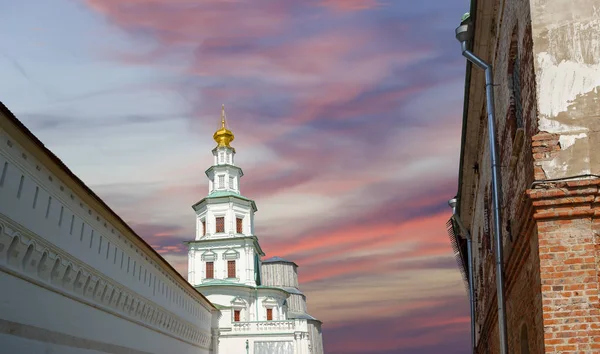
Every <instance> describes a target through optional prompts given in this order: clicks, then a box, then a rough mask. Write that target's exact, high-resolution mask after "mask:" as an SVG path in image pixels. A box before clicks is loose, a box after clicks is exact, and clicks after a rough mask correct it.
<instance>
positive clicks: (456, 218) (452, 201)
mask: <svg viewBox="0 0 600 354" xmlns="http://www.w3.org/2000/svg"><path fill="white" fill-rule="evenodd" d="M456 203H457V199H456V198H453V199H450V201H449V202H448V204H449V205H450V207H452V219H454V221H456V223H457V224H458V227H459V228H460V231H461V234H462V235H463V236H464V237H465V238H466V239H467V271H468V277H469V300H470V301H469V308H470V310H471V352H472V353H475V347H476V346H477V343H476V338H475V284H474V283H473V281H474V276H473V252H472V248H471V247H472V242H471V241H472V240H471V233H470V232H469V230H467V229H466V228H465V226H464V225H463V223H462V220H461V219H460V215H458V211H457V210H456Z"/></svg>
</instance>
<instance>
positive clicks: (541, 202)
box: [528, 180, 600, 353]
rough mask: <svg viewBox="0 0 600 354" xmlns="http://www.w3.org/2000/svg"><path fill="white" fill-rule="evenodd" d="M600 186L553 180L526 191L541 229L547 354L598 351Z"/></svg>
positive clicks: (597, 184) (590, 182)
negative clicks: (599, 188)
mask: <svg viewBox="0 0 600 354" xmlns="http://www.w3.org/2000/svg"><path fill="white" fill-rule="evenodd" d="M599 185H600V180H588V181H573V182H562V183H551V184H545V185H543V186H541V188H539V189H532V190H530V191H529V192H528V193H529V195H530V196H531V199H532V200H533V205H534V207H535V215H534V218H535V219H536V221H537V229H538V239H539V258H540V270H541V272H540V273H541V294H542V298H543V299H542V304H543V323H544V344H545V349H546V353H598V352H600V309H599V303H598V267H597V264H598V255H599V254H598V242H597V238H598V231H599V230H600V221H599V220H598V219H599V218H598V216H599V215H600V206H599V205H598V201H599V200H600V198H599V197H598V196H599V193H598V186H599Z"/></svg>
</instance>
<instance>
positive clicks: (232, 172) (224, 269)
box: [187, 105, 264, 286]
mask: <svg viewBox="0 0 600 354" xmlns="http://www.w3.org/2000/svg"><path fill="white" fill-rule="evenodd" d="M234 138H235V137H234V135H233V133H232V132H231V131H230V130H229V129H228V128H227V121H226V116H225V106H224V105H223V107H222V109H221V126H220V128H219V129H218V130H217V131H216V132H215V133H214V135H213V139H214V140H215V142H216V143H217V146H216V147H215V148H214V149H213V150H212V154H213V165H212V166H211V167H209V168H208V169H207V170H206V176H207V177H208V180H209V183H208V185H209V186H208V196H207V197H205V198H203V199H202V200H201V201H199V202H198V203H196V204H194V205H193V208H194V210H195V212H196V237H195V240H194V241H190V242H187V243H188V247H189V261H188V272H189V274H188V280H189V281H190V283H192V285H195V284H204V283H206V282H215V281H224V282H234V283H238V284H240V283H241V284H246V285H251V286H255V285H257V283H260V269H259V264H260V262H259V260H260V257H261V256H263V255H264V253H263V251H262V250H261V248H260V245H259V244H258V239H257V238H256V236H255V235H254V213H255V212H256V211H257V208H256V204H255V203H254V201H253V200H251V199H248V198H246V197H243V196H242V195H241V194H240V178H241V177H242V176H243V175H244V173H243V172H242V169H241V168H239V167H238V166H236V165H235V161H234V158H235V149H234V148H233V147H231V145H230V143H231V142H232V141H233V139H234Z"/></svg>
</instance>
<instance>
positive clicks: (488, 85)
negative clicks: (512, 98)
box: [456, 15, 508, 354]
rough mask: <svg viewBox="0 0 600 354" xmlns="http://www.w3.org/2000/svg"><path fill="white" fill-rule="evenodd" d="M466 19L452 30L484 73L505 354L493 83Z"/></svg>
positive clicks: (503, 352) (464, 51)
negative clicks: (472, 43) (471, 44)
mask: <svg viewBox="0 0 600 354" xmlns="http://www.w3.org/2000/svg"><path fill="white" fill-rule="evenodd" d="M470 27H471V26H470V21H469V16H468V15H465V16H463V21H462V23H461V25H460V26H459V27H458V28H456V39H457V40H458V41H459V42H460V44H461V50H462V55H463V56H464V57H465V58H467V60H468V61H470V62H471V63H473V64H474V65H475V66H477V67H479V68H480V69H482V70H484V71H485V94H486V106H487V113H488V114H487V117H488V135H489V136H488V140H489V144H490V160H491V163H492V209H493V216H494V234H495V236H496V240H495V241H496V293H497V298H498V333H499V336H500V353H501V354H508V336H507V326H506V302H505V299H504V254H503V253H504V250H503V242H502V226H501V220H500V204H501V202H500V198H501V192H500V191H501V185H500V183H501V180H500V166H499V164H498V160H499V159H498V150H497V142H496V121H495V111H494V80H493V72H492V65H490V64H488V63H486V62H485V61H484V60H483V59H481V58H479V57H478V56H476V55H475V54H474V53H473V52H471V51H470V50H469V49H468V48H467V42H468V41H469V40H471V38H472V29H471V28H470Z"/></svg>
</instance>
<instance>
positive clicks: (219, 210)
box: [196, 199, 253, 240]
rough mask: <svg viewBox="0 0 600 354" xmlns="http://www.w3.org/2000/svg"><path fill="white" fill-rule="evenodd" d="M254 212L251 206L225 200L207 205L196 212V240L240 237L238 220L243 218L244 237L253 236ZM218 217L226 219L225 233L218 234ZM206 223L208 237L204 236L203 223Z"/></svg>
mask: <svg viewBox="0 0 600 354" xmlns="http://www.w3.org/2000/svg"><path fill="white" fill-rule="evenodd" d="M251 214H252V210H251V208H250V207H249V206H246V205H243V204H241V203H236V202H231V201H228V200H227V199H225V201H224V202H223V203H219V204H216V203H215V204H207V205H206V207H204V208H202V209H200V210H199V211H197V212H196V239H197V240H199V239H202V238H207V239H214V238H223V237H234V236H239V235H240V234H238V233H237V224H236V218H238V217H241V218H242V219H243V221H242V235H247V236H249V235H252V230H253V227H252V218H251V217H250V216H251ZM217 217H225V232H220V233H217V232H216V231H217V224H216V218H217ZM203 220H205V221H206V235H203V233H204V232H203V228H202V221H203Z"/></svg>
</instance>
